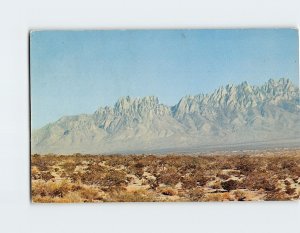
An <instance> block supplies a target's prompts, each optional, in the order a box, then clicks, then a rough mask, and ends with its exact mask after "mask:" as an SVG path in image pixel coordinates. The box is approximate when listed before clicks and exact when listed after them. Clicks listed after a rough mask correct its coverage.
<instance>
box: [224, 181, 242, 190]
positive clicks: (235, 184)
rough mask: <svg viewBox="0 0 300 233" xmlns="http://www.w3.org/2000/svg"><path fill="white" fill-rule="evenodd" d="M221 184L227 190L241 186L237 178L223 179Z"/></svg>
mask: <svg viewBox="0 0 300 233" xmlns="http://www.w3.org/2000/svg"><path fill="white" fill-rule="evenodd" d="M221 186H222V188H223V189H225V190H227V191H231V190H235V189H237V188H238V186H239V182H238V181H236V180H227V181H222V182H221Z"/></svg>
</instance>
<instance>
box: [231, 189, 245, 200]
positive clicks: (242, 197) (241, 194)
mask: <svg viewBox="0 0 300 233" xmlns="http://www.w3.org/2000/svg"><path fill="white" fill-rule="evenodd" d="M233 195H234V197H235V198H236V200H238V201H245V199H246V197H247V196H246V194H245V192H243V191H241V190H236V191H234V192H233Z"/></svg>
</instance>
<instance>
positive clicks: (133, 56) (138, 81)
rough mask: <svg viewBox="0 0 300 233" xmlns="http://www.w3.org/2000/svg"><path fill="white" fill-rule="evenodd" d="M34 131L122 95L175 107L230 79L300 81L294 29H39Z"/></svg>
mask: <svg viewBox="0 0 300 233" xmlns="http://www.w3.org/2000/svg"><path fill="white" fill-rule="evenodd" d="M30 61H31V63H30V66H31V69H30V71H31V101H32V105H31V106H32V112H31V117H32V118H31V121H32V128H33V129H36V128H40V127H42V126H44V125H45V124H47V123H49V122H53V121H55V120H57V119H58V118H60V117H62V116H64V115H76V114H81V113H92V112H93V111H95V110H96V109H97V108H98V107H101V106H112V105H113V104H114V103H115V102H116V101H117V100H118V99H119V98H120V97H122V96H132V97H143V96H149V95H153V96H156V97H158V98H159V100H160V102H161V103H164V104H167V105H174V104H176V103H177V102H178V101H179V99H180V98H181V97H182V96H185V95H196V94H200V93H204V94H205V93H211V92H213V91H214V90H215V89H217V88H219V87H220V86H224V85H226V84H239V83H241V82H243V81H247V82H248V83H249V84H250V85H262V84H263V83H265V82H267V81H268V80H269V79H276V80H277V79H279V78H288V79H290V80H291V81H292V82H293V84H295V85H297V84H298V64H299V62H298V32H297V30H292V29H236V30H235V29H233V30H114V31H35V32H32V33H31V38H30Z"/></svg>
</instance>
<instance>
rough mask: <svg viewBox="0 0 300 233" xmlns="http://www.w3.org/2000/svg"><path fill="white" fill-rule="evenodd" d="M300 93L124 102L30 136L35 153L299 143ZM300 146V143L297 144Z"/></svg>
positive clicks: (229, 92) (269, 89)
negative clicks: (169, 104) (172, 102)
mask: <svg viewBox="0 0 300 233" xmlns="http://www.w3.org/2000/svg"><path fill="white" fill-rule="evenodd" d="M299 112H300V107H299V88H298V87H296V86H294V85H293V84H292V83H291V82H290V80H288V79H280V80H278V81H274V80H272V79H270V80H269V81H268V82H267V83H265V84H264V85H262V86H251V85H249V84H248V83H247V82H243V83H241V84H240V85H237V86H234V85H227V86H225V87H221V88H219V89H218V90H216V91H214V92H213V93H212V94H206V95H203V94H200V95H196V96H185V97H183V98H182V99H181V100H180V101H179V102H178V104H176V105H174V106H171V107H170V106H167V105H164V104H161V103H159V100H158V98H156V97H154V96H147V97H144V98H131V97H129V96H127V97H124V98H121V99H119V100H118V101H117V103H116V104H115V105H114V106H113V107H104V108H99V109H98V110H97V111H96V112H94V113H93V114H90V115H88V114H84V115H78V116H67V117H62V118H61V119H59V120H58V121H56V122H54V123H50V124H48V125H46V126H44V127H43V128H41V129H38V130H35V131H33V132H32V142H31V145H32V153H63V154H66V153H113V152H130V151H151V150H153V151H160V150H170V151H172V150H179V149H181V150H189V149H191V148H201V147H204V146H207V145H211V146H220V145H225V146H226V145H228V144H240V143H242V144H243V143H254V144H258V143H262V142H272V141H280V142H283V141H285V142H286V141H287V142H288V141H290V140H298V139H299V135H300V116H299ZM298 141H299V140H298ZM299 142H300V141H299Z"/></svg>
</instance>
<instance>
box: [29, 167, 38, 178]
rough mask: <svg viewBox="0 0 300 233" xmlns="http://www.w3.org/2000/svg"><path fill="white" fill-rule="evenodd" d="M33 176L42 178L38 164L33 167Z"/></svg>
mask: <svg viewBox="0 0 300 233" xmlns="http://www.w3.org/2000/svg"><path fill="white" fill-rule="evenodd" d="M31 178H32V179H33V180H37V179H39V178H40V170H39V169H38V168H37V167H36V166H32V167H31Z"/></svg>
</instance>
